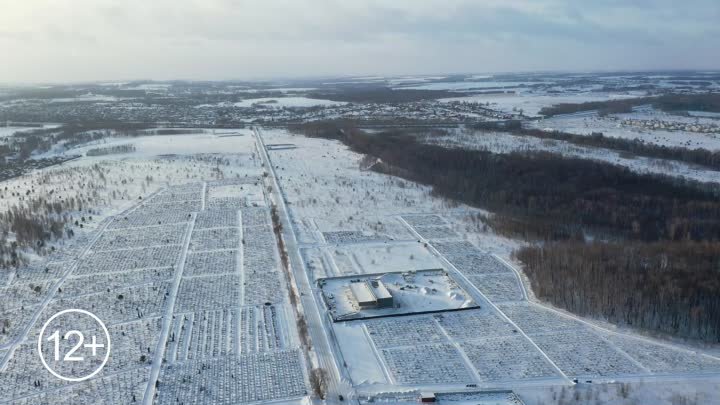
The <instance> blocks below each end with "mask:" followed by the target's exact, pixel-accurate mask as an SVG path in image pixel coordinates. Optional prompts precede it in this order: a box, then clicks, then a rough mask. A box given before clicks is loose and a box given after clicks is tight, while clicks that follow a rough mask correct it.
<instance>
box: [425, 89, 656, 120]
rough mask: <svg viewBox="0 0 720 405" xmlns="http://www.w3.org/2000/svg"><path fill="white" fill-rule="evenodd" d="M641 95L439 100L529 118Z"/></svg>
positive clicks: (529, 95)
mask: <svg viewBox="0 0 720 405" xmlns="http://www.w3.org/2000/svg"><path fill="white" fill-rule="evenodd" d="M641 95H642V94H639V93H637V94H633V93H631V94H620V93H617V94H614V93H576V94H574V93H569V94H567V93H565V94H545V93H540V94H534V93H530V92H523V91H518V92H515V91H513V92H510V93H504V94H478V95H470V96H466V97H452V98H443V99H440V100H439V101H440V102H451V101H460V102H468V103H481V104H488V103H489V104H488V107H489V108H492V109H494V110H498V111H503V112H506V113H512V112H517V111H520V110H522V111H523V114H524V115H526V116H529V117H535V116H538V113H539V112H540V110H541V109H542V108H544V107H551V106H553V105H555V104H562V103H586V102H590V101H608V100H616V99H622V98H632V97H639V96H641Z"/></svg>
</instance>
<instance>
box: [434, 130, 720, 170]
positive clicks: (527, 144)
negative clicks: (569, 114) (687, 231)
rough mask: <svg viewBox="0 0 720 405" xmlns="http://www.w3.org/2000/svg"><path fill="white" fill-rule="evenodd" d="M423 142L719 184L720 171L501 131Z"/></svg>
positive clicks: (458, 134)
mask: <svg viewBox="0 0 720 405" xmlns="http://www.w3.org/2000/svg"><path fill="white" fill-rule="evenodd" d="M424 142H428V143H434V144H438V145H443V146H448V147H456V148H466V149H474V150H487V151H490V152H493V153H511V152H539V151H543V152H552V153H558V154H561V155H563V156H568V157H577V158H581V159H592V160H598V161H602V162H607V163H611V164H614V165H617V166H623V167H627V168H629V169H630V170H633V171H635V172H638V173H653V174H663V175H670V176H676V177H682V178H687V179H691V180H697V181H700V182H715V183H717V182H720V172H718V171H715V170H709V169H702V168H699V167H697V166H693V165H689V164H687V163H683V162H678V161H672V160H665V159H653V158H646V157H640V156H631V155H628V154H622V153H619V152H616V151H613V150H608V149H602V148H594V147H587V146H578V145H574V144H572V143H570V142H565V141H558V140H552V139H540V138H534V137H531V136H517V135H510V134H508V133H501V132H481V131H472V130H457V131H454V132H453V133H451V134H450V135H448V136H442V137H438V136H428V137H425V138H424Z"/></svg>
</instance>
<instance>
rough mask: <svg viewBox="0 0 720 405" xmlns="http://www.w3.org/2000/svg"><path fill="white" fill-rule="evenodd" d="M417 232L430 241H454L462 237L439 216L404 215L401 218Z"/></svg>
mask: <svg viewBox="0 0 720 405" xmlns="http://www.w3.org/2000/svg"><path fill="white" fill-rule="evenodd" d="M401 218H402V219H403V220H404V221H405V222H406V223H407V224H408V225H410V226H411V227H412V228H413V229H414V230H415V232H417V233H418V234H419V235H420V236H422V237H423V238H425V239H428V240H436V239H454V238H459V237H460V235H459V234H458V233H457V232H455V231H454V230H453V229H452V228H451V226H450V223H449V222H448V221H446V220H445V218H443V217H441V216H439V215H432V214H430V215H403V216H402V217H401Z"/></svg>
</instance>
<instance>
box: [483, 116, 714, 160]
mask: <svg viewBox="0 0 720 405" xmlns="http://www.w3.org/2000/svg"><path fill="white" fill-rule="evenodd" d="M474 128H475V129H477V130H480V131H484V130H487V125H476V126H475V127H474ZM509 131H510V132H511V133H512V134H514V135H520V136H532V137H535V138H541V139H553V140H557V141H564V142H569V143H572V144H574V145H579V146H590V147H596V148H604V149H610V150H614V151H618V152H627V153H631V154H633V155H637V156H643V157H648V158H656V159H668V160H677V161H680V162H685V163H690V164H696V165H701V166H705V167H708V168H710V169H714V170H720V151H717V150H716V151H711V150H707V149H702V148H696V149H687V148H681V147H676V146H666V145H657V144H653V143H647V142H644V141H642V140H641V139H637V138H636V139H627V138H616V137H611V136H605V135H604V134H603V133H601V132H596V133H593V134H592V135H590V136H588V135H578V134H571V133H567V132H561V131H543V130H540V129H534V128H522V127H520V126H519V125H518V126H516V127H514V128H509Z"/></svg>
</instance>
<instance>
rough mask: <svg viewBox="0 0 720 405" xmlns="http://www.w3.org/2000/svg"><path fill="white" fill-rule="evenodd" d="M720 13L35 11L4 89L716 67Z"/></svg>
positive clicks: (247, 7)
mask: <svg viewBox="0 0 720 405" xmlns="http://www.w3.org/2000/svg"><path fill="white" fill-rule="evenodd" d="M719 19H720V2H717V1H716V0H689V1H685V2H682V3H680V2H676V1H671V0H596V1H593V2H577V1H572V0H539V1H530V0H502V1H501V0H489V1H482V2H480V1H475V0H392V1H387V0H366V1H342V0H314V1H313V0H265V1H262V2H260V1H251V0H172V1H171V0H142V1H141V0H124V1H121V0H25V1H22V2H20V1H9V4H6V5H5V6H3V12H2V13H0V27H2V28H0V47H2V49H3V51H4V52H3V53H4V55H8V57H7V58H4V60H3V61H2V63H0V81H5V82H7V81H63V80H96V79H115V78H117V79H131V78H198V79H225V78H246V77H258V76H273V75H281V76H285V77H287V76H307V75H327V74H375V73H380V74H387V73H422V72H427V73H433V72H470V71H478V72H482V71H498V70H502V71H508V70H535V69H554V70H573V69H582V70H590V69H634V68H642V69H653V68H717V66H718V65H720V54H719V53H718V52H716V50H714V49H713V48H714V44H713V42H714V40H716V39H717V38H718V37H719V36H720V35H719V34H720V29H719V28H718V27H717V23H716V22H717V21H718V20H719Z"/></svg>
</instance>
